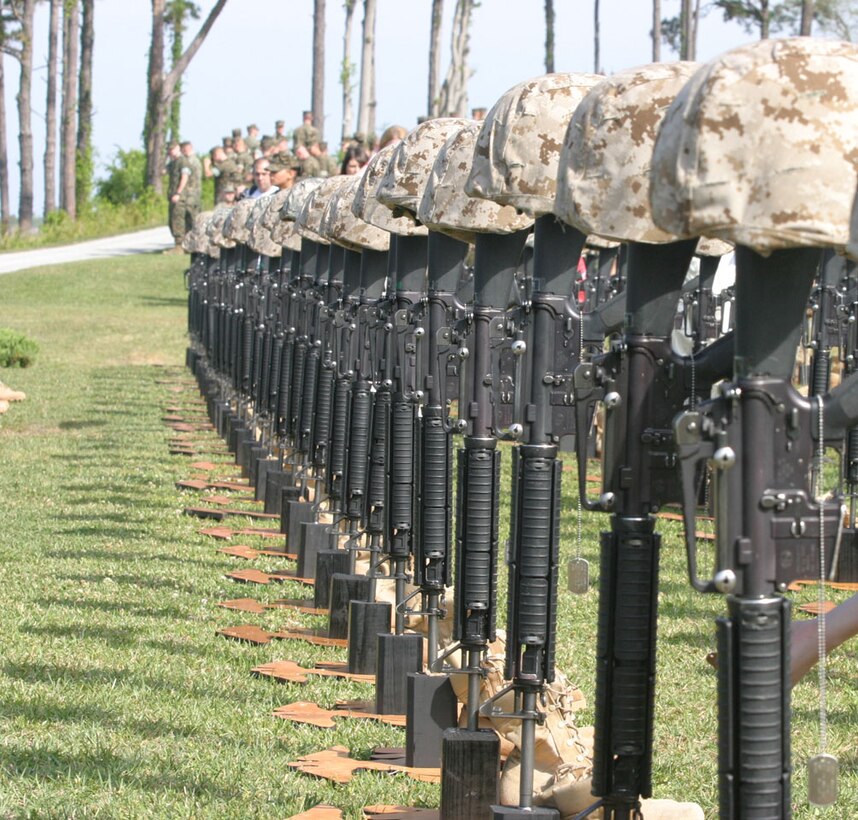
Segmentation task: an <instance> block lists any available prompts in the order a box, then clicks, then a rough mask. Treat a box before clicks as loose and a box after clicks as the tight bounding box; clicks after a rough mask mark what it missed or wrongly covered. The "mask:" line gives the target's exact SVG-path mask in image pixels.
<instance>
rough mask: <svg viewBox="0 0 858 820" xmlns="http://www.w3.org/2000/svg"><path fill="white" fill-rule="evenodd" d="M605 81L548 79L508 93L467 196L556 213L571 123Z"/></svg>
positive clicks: (490, 123) (486, 128)
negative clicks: (588, 95) (560, 163)
mask: <svg viewBox="0 0 858 820" xmlns="http://www.w3.org/2000/svg"><path fill="white" fill-rule="evenodd" d="M602 79H604V78H603V77H602V76H601V75H599V74H546V75H544V76H542V77H536V78H535V79H532V80H527V81H526V82H523V83H519V84H518V85H516V86H514V87H513V88H511V89H510V90H509V91H507V92H506V94H504V95H503V96H502V97H501V98H500V99H499V100H498V101H497V102H496V103H495V104H494V106H493V107H492V110H491V111H489V113H488V115H487V116H486V119H485V121H484V122H483V123H482V130H481V131H480V135H479V137H478V139H477V146H476V150H475V152H474V162H473V165H472V167H471V173H470V175H469V176H468V181H467V184H466V186H465V191H466V192H467V193H468V194H469V195H470V196H479V197H484V198H485V199H491V200H494V201H495V202H499V203H501V204H502V205H512V206H513V207H515V208H518V209H519V210H520V211H523V212H524V213H526V214H529V215H530V216H533V217H537V216H541V215H542V214H548V213H551V212H552V211H553V209H554V195H555V191H556V190H557V163H558V160H559V158H560V148H561V146H562V145H563V137H564V135H565V134H566V128H567V126H568V125H569V120H570V119H571V118H572V114H573V113H574V111H575V109H576V108H577V107H578V104H579V103H580V102H581V100H582V99H583V98H584V95H585V94H586V93H587V92H588V91H589V90H590V89H591V88H592V87H593V86H594V85H596V83H598V82H599V81H600V80H602Z"/></svg>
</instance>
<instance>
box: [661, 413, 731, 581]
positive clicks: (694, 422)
mask: <svg viewBox="0 0 858 820" xmlns="http://www.w3.org/2000/svg"><path fill="white" fill-rule="evenodd" d="M703 427H704V416H703V414H702V413H700V412H698V411H696V410H691V411H687V412H684V413H679V414H678V415H677V416H676V417H675V418H674V420H673V431H674V437H675V438H674V440H675V442H676V449H677V454H678V459H679V470H680V477H681V481H682V520H683V524H684V529H685V553H686V557H687V560H688V578H689V580H690V581H691V586H693V587H694V589H696V590H697V591H698V592H719V591H722V590H723V589H724V588H725V587H726V584H725V578H724V577H722V575H721V573H718V574H716V577H715V578H713V579H711V580H708V581H704V580H702V579H701V578H699V577H698V575H697V532H696V519H697V517H696V515H695V511H696V509H697V483H696V479H697V468H698V465H699V464H700V463H701V462H704V463H705V462H709V461H713V462H714V463H715V466H717V467H719V468H723V469H729V467H731V466H732V465H733V463H735V454H733V460H732V462H731V461H730V460H729V458H722V459H721V460H720V461H718V462H715V458H714V457H715V456H717V455H718V454H719V453H720V452H721V451H722V450H730V448H729V447H721V448H719V450H718V451H717V452H716V450H715V444H714V442H712V441H710V440H708V439H704V437H703ZM731 452H732V451H731ZM722 455H727V454H722Z"/></svg>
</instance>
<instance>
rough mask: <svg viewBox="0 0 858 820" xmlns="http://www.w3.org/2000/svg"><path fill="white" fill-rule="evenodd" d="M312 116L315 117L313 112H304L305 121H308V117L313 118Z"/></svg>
mask: <svg viewBox="0 0 858 820" xmlns="http://www.w3.org/2000/svg"><path fill="white" fill-rule="evenodd" d="M312 116H313V112H312V111H304V113H303V118H304V119H305V120H306V119H307V117H312Z"/></svg>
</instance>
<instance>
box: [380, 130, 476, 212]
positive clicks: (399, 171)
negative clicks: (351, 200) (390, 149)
mask: <svg viewBox="0 0 858 820" xmlns="http://www.w3.org/2000/svg"><path fill="white" fill-rule="evenodd" d="M469 122H470V120H465V119H459V118H455V117H443V118H439V119H434V120H427V121H426V122H424V123H423V124H422V125H418V126H417V128H415V129H414V130H413V131H411V132H410V133H408V134H407V135H406V137H405V139H404V140H402V142H400V143H399V144H398V145H397V146H396V151H395V152H394V154H393V156H392V157H391V160H390V163H389V164H388V166H387V170H386V171H385V173H384V177H383V178H382V179H381V182H380V183H379V186H378V190H377V191H376V196H377V197H378V200H379V202H381V203H383V204H384V205H387V207H388V208H403V209H405V210H407V211H411V212H412V213H414V214H416V213H417V208H418V206H419V205H420V200H421V199H422V198H423V190H424V189H425V187H426V183H427V182H428V181H429V175H430V174H431V173H432V165H433V163H434V162H435V157H436V156H437V154H438V152H439V151H440V150H441V147H442V146H443V145H444V143H445V142H446V141H447V138H448V137H449V136H450V135H451V134H453V133H454V132H455V131H457V130H458V129H459V128H461V127H462V126H463V125H467V124H468V123H469Z"/></svg>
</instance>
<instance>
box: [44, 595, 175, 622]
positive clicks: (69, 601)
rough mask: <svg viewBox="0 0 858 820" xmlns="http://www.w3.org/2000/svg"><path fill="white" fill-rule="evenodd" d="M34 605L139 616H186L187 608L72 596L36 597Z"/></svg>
mask: <svg viewBox="0 0 858 820" xmlns="http://www.w3.org/2000/svg"><path fill="white" fill-rule="evenodd" d="M33 603H34V604H35V605H36V606H44V607H55V606H58V607H64V608H67V609H75V610H84V609H85V610H93V611H95V612H115V613H117V614H122V615H136V616H137V617H140V618H175V619H177V620H178V619H180V618H187V617H188V614H189V613H188V609H187V608H182V607H177V606H163V607H151V606H140V605H135V604H129V603H116V602H114V601H77V600H75V599H74V598H37V599H36V600H35V601H33Z"/></svg>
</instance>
